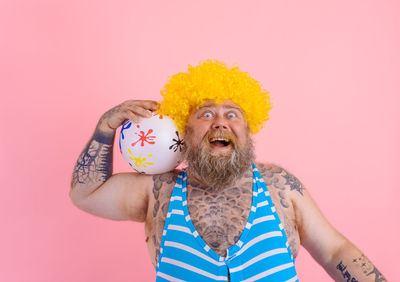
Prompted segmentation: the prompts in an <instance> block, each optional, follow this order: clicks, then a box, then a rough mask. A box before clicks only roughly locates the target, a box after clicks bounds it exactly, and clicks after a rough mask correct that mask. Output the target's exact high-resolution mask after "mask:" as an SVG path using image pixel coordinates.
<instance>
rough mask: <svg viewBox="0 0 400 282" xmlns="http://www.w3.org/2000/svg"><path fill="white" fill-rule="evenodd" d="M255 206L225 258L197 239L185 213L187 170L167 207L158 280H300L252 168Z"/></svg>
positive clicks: (277, 219)
mask: <svg viewBox="0 0 400 282" xmlns="http://www.w3.org/2000/svg"><path fill="white" fill-rule="evenodd" d="M253 180H254V181H253V201H252V207H251V210H250V214H249V218H248V221H247V223H246V226H245V228H244V230H243V232H242V235H241V236H240V238H239V240H238V241H237V242H236V244H235V245H233V246H231V247H230V248H228V250H227V255H226V256H225V257H222V256H219V255H218V254H217V253H215V252H214V251H213V250H212V249H211V248H210V247H209V246H208V245H207V244H206V243H205V242H204V240H203V239H202V238H201V236H199V234H198V233H197V231H196V229H195V228H194V226H193V223H192V221H191V219H190V215H189V211H188V208H187V193H186V171H182V172H181V173H180V174H179V176H178V178H177V182H176V185H175V187H174V190H173V192H172V196H171V200H170V203H169V207H168V213H167V218H166V221H165V226H164V231H163V237H162V239H161V247H160V250H162V251H160V256H159V258H158V264H157V270H156V271H157V281H227V279H228V271H229V275H230V281H260V280H261V281H291V282H292V281H293V282H294V281H298V278H297V274H296V270H295V266H294V260H293V256H292V254H291V251H290V247H289V244H288V241H287V238H286V235H285V232H284V230H283V228H282V224H281V222H280V219H279V217H278V214H277V213H276V210H275V207H274V205H273V203H272V200H271V198H270V195H269V193H268V189H267V187H266V185H265V182H264V180H263V179H262V176H261V174H260V173H259V172H258V170H257V168H256V166H255V165H254V164H253Z"/></svg>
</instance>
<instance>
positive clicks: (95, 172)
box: [71, 130, 115, 187]
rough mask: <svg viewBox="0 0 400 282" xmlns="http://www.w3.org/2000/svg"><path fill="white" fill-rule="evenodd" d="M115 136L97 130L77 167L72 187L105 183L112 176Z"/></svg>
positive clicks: (73, 175)
mask: <svg viewBox="0 0 400 282" xmlns="http://www.w3.org/2000/svg"><path fill="white" fill-rule="evenodd" d="M114 137H115V134H112V135H107V134H105V133H103V132H101V131H99V130H96V131H95V133H94V135H93V137H92V140H90V141H89V143H88V145H87V146H86V148H85V149H84V150H83V152H82V154H81V155H80V156H79V159H78V161H77V163H76V165H75V169H74V172H73V174H72V181H71V187H73V186H74V185H76V184H84V185H85V184H89V183H103V182H105V181H106V180H107V179H108V178H109V177H110V176H111V175H112V161H113V144H114Z"/></svg>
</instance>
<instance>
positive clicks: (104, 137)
mask: <svg viewBox="0 0 400 282" xmlns="http://www.w3.org/2000/svg"><path fill="white" fill-rule="evenodd" d="M114 137H115V129H112V128H109V127H108V128H104V127H100V126H98V127H96V130H95V132H94V134H93V140H96V141H97V142H99V143H102V144H107V145H112V144H113V143H114Z"/></svg>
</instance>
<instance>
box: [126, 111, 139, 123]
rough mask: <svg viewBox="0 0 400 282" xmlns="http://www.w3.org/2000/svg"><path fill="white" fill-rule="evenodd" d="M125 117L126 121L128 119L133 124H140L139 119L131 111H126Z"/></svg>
mask: <svg viewBox="0 0 400 282" xmlns="http://www.w3.org/2000/svg"><path fill="white" fill-rule="evenodd" d="M125 115H126V117H127V119H130V120H131V121H133V122H134V123H139V122H140V118H139V117H138V116H137V115H135V114H134V113H133V112H131V111H128V110H127V111H126V113H125Z"/></svg>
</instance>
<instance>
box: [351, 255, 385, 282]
mask: <svg viewBox="0 0 400 282" xmlns="http://www.w3.org/2000/svg"><path fill="white" fill-rule="evenodd" d="M353 263H355V264H357V265H358V266H360V267H361V269H362V272H363V273H364V274H365V275H366V276H371V275H373V276H374V277H375V282H383V281H387V280H386V279H385V277H383V275H382V273H380V272H379V270H378V269H377V268H376V267H375V266H374V265H373V264H372V263H371V261H370V260H369V259H368V258H367V257H366V256H365V255H364V254H362V255H361V256H360V257H358V258H355V259H353Z"/></svg>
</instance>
